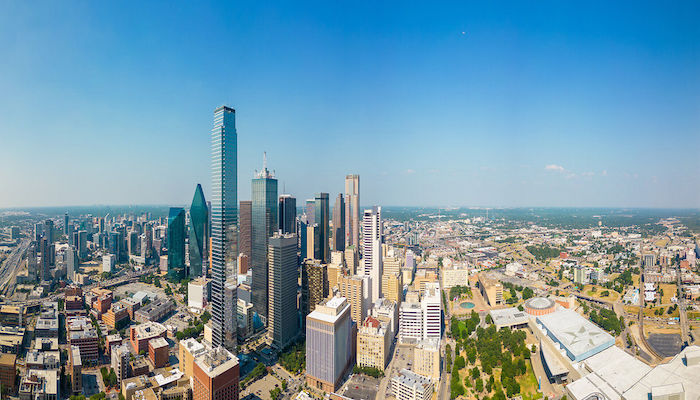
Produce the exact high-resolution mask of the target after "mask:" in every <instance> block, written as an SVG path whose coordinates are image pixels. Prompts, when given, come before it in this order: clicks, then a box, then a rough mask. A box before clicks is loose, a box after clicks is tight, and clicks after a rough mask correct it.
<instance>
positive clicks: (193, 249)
mask: <svg viewBox="0 0 700 400" xmlns="http://www.w3.org/2000/svg"><path fill="white" fill-rule="evenodd" d="M208 233H209V207H208V206H207V201H206V200H205V199H204V192H203V191H202V185H200V184H197V189H195V191H194V197H193V198H192V205H191V206H190V225H189V240H190V241H189V248H188V250H189V253H190V270H189V274H188V275H189V276H190V278H198V277H200V276H202V275H203V273H204V272H205V271H206V268H205V265H206V263H207V261H208V260H209V257H208V256H207V245H208V244H209V238H208Z"/></svg>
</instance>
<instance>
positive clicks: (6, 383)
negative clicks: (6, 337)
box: [0, 353, 17, 391]
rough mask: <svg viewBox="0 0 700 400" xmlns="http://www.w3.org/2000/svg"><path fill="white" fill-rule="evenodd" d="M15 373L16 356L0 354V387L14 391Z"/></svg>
mask: <svg viewBox="0 0 700 400" xmlns="http://www.w3.org/2000/svg"><path fill="white" fill-rule="evenodd" d="M16 373H17V355H16V354H7V353H2V354H0V385H2V387H6V388H10V389H11V391H14V390H15V374H16Z"/></svg>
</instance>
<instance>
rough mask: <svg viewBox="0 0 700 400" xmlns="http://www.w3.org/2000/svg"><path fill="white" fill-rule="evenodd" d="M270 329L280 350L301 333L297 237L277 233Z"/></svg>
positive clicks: (272, 245) (271, 257)
mask: <svg viewBox="0 0 700 400" xmlns="http://www.w3.org/2000/svg"><path fill="white" fill-rule="evenodd" d="M267 254H268V268H269V274H268V282H269V285H270V289H269V297H268V312H269V313H268V318H267V332H268V336H269V339H270V341H271V342H272V344H273V345H274V346H275V347H277V348H278V349H284V348H285V347H286V346H287V345H288V344H290V343H291V342H292V341H293V340H294V339H295V338H296V336H297V333H298V327H297V321H298V314H297V308H296V300H297V277H298V272H297V237H296V235H294V234H289V233H287V234H282V235H280V234H279V233H278V234H275V235H274V236H273V237H271V238H270V242H269V249H268V253H267Z"/></svg>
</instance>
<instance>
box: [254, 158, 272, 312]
mask: <svg viewBox="0 0 700 400" xmlns="http://www.w3.org/2000/svg"><path fill="white" fill-rule="evenodd" d="M251 193H252V198H253V199H252V202H253V212H252V217H253V256H252V257H251V259H250V265H251V268H252V269H253V284H252V285H251V286H252V288H251V289H252V291H253V310H255V312H256V313H258V315H260V317H261V319H262V320H263V321H264V323H267V298H268V297H267V292H268V284H267V249H268V240H269V238H270V236H272V235H273V234H274V233H275V232H277V230H278V227H279V224H278V221H277V218H278V216H279V215H278V212H277V201H278V200H277V179H275V177H274V176H273V175H272V172H270V171H269V170H268V169H267V156H265V157H264V159H263V168H262V170H260V172H259V173H258V175H257V177H256V178H255V179H253V182H252V192H251Z"/></svg>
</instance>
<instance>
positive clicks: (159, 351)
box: [148, 337, 170, 368]
mask: <svg viewBox="0 0 700 400" xmlns="http://www.w3.org/2000/svg"><path fill="white" fill-rule="evenodd" d="M169 349H170V346H169V345H168V341H167V340H165V338H162V337H159V338H155V339H151V340H149V341H148V359H149V360H151V364H153V368H163V367H165V366H167V365H168V356H169Z"/></svg>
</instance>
